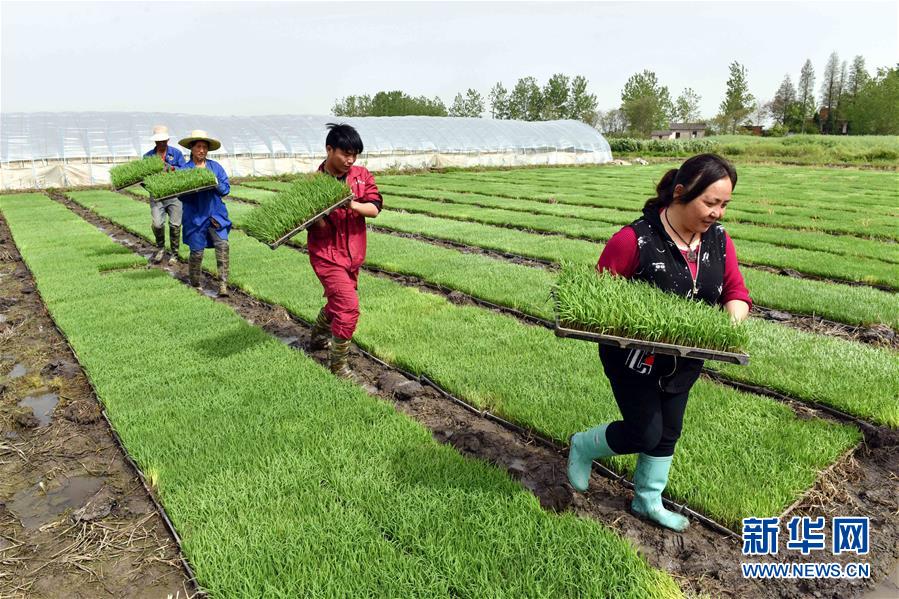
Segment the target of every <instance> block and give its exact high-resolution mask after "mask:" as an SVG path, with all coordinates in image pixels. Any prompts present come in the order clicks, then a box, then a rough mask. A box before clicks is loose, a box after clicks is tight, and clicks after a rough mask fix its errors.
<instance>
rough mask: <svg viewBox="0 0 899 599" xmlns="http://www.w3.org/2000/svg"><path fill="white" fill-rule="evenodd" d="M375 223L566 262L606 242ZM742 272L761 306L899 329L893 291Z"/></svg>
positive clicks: (482, 228)
mask: <svg viewBox="0 0 899 599" xmlns="http://www.w3.org/2000/svg"><path fill="white" fill-rule="evenodd" d="M376 223H377V226H379V227H381V228H384V229H389V230H392V231H396V232H402V233H412V234H420V235H425V236H428V237H432V238H435V239H442V240H446V241H452V242H456V243H463V244H466V245H471V246H473V247H482V248H485V249H492V250H497V251H501V252H508V253H511V254H517V255H520V256H525V257H528V258H537V259H540V260H548V261H551V262H556V263H561V262H562V261H565V260H569V261H572V262H589V261H591V260H592V261H593V262H595V261H597V260H598V259H599V255H600V254H601V253H602V248H603V246H602V244H597V243H593V242H589V241H584V240H579V239H568V238H565V237H560V236H557V235H533V234H530V233H527V232H524V231H518V230H513V229H505V228H502V227H497V226H490V225H484V224H480V223H473V222H468V221H457V220H450V219H445V218H439V217H431V216H427V215H423V214H414V213H401V212H391V211H390V210H384V211H382V212H381V214H379V215H378V220H377V221H376ZM742 272H743V278H744V279H745V280H746V285H747V287H748V288H749V290H750V293H751V294H752V297H753V300H754V301H755V302H756V303H758V304H759V305H762V306H766V307H769V308H776V309H779V310H789V311H791V312H794V313H797V314H809V315H817V316H821V317H823V318H828V319H831V320H835V321H838V322H845V323H849V324H854V325H870V324H877V323H883V324H887V325H889V326H891V327H892V328H894V329H899V303H897V302H896V296H895V294H893V293H889V292H886V291H881V290H879V289H874V288H871V287H859V286H851V285H844V284H839V283H831V282H827V281H815V280H812V279H795V278H792V277H786V276H781V275H777V274H774V273H769V272H765V271H761V270H754V269H750V268H744V269H743V270H742Z"/></svg>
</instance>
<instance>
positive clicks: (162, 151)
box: [144, 125, 185, 264]
mask: <svg viewBox="0 0 899 599" xmlns="http://www.w3.org/2000/svg"><path fill="white" fill-rule="evenodd" d="M153 141H154V142H156V147H155V148H153V149H152V150H150V151H149V152H147V153H146V154H144V158H149V157H150V156H159V158H161V159H162V161H163V162H165V163H166V164H168V165H169V166H171V167H172V170H175V169H176V168H183V167H184V164H185V162H184V154H182V153H181V150H179V149H178V148H172V147H169V128H168V127H166V126H165V125H156V126H155V127H153ZM166 214H168V215H169V250H170V251H171V253H172V255H171V257H170V258H169V264H175V263H176V262H177V261H178V247H179V246H180V245H181V200H179V199H178V198H170V199H168V200H162V201H159V200H150V217H151V218H152V219H153V224H152V227H153V236H154V237H155V238H156V253H155V254H153V258H152V260H153V262H162V258H163V257H164V256H165V215H166Z"/></svg>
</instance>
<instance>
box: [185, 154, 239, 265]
mask: <svg viewBox="0 0 899 599" xmlns="http://www.w3.org/2000/svg"><path fill="white" fill-rule="evenodd" d="M184 168H196V165H194V162H193V160H190V161H188V162H186V163H185V164H184ZM206 168H207V169H209V170H211V171H212V172H213V173H214V174H215V178H216V179H218V185H217V186H216V187H215V189H208V190H206V191H200V192H197V193H188V194H182V195H181V209H182V216H181V227H182V235H183V237H184V243H186V244H187V245H188V246H189V247H190V251H192V252H196V251H198V250H202V249H205V248H211V247H213V245H212V240H211V239H209V238H208V237H207V235H206V231H207V229H209V227H210V226H212V220H211V219H213V218H214V219H215V221H216V222H217V223H218V225H219V226H218V228H217V229H216V230H215V234H216V235H218V237H219V239H228V231H230V230H231V219H229V218H228V209H227V208H226V207H225V202H223V201H222V198H223V197H224V196H226V195H228V194H229V193H231V184H230V183H228V175H227V173H225V169H223V168H222V165H221V164H219V163H218V162H216V161H215V160H209V159H208V158H207V159H206Z"/></svg>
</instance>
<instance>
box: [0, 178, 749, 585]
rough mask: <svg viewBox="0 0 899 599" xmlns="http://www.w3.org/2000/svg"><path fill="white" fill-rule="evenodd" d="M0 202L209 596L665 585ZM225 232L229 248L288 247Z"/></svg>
mask: <svg viewBox="0 0 899 599" xmlns="http://www.w3.org/2000/svg"><path fill="white" fill-rule="evenodd" d="M111 195H113V194H110V196H111ZM122 197H123V196H121V195H118V196H117V197H113V198H112V199H113V200H118V202H119V203H120V204H125V205H128V204H133V207H134V208H137V209H139V211H140V212H141V213H142V214H143V216H144V220H145V217H146V210H145V209H146V206H145V205H140V204H137V203H136V202H122ZM2 199H3V204H2V206H0V208H2V210H3V214H4V216H5V217H6V219H7V221H8V223H9V225H10V229H11V230H12V235H13V238H14V241H15V242H16V244H17V245H18V246H19V247H20V248H21V250H22V254H23V257H24V259H25V262H26V263H27V264H28V266H29V267H30V269H31V272H32V273H33V274H34V277H35V280H36V283H37V286H38V288H39V289H40V291H41V297H42V299H43V300H44V301H45V302H46V304H47V307H48V309H49V311H50V313H51V315H52V316H53V318H54V321H55V322H56V324H57V326H59V328H60V330H62V331H63V333H64V334H65V335H66V338H67V339H68V340H69V342H70V343H71V344H72V347H73V348H74V350H75V351H76V352H77V354H78V359H79V361H80V363H81V364H82V366H83V367H84V369H85V371H86V372H87V374H88V376H89V377H90V381H91V383H92V385H93V387H94V389H95V391H96V394H97V397H98V398H99V399H100V401H101V402H102V403H103V406H104V408H105V409H106V411H107V412H108V414H109V418H110V420H111V421H112V422H113V424H114V426H115V428H116V431H117V432H118V433H119V435H120V436H121V439H122V441H123V443H124V445H125V447H126V448H127V451H128V453H129V455H131V456H132V457H133V459H134V460H135V462H136V463H137V464H138V465H139V466H140V467H141V469H142V470H143V471H144V472H146V473H147V475H148V478H149V479H150V484H151V485H152V486H153V488H154V491H155V492H157V493H158V494H159V497H160V499H161V501H162V503H164V505H165V507H166V511H167V513H168V514H169V515H170V516H171V520H172V522H174V523H175V526H177V528H178V531H179V533H180V535H181V538H182V541H183V547H184V553H185V555H186V556H187V559H189V560H190V561H191V564H192V565H193V568H194V570H195V572H196V575H197V580H198V583H199V584H200V585H201V586H202V587H204V588H205V589H206V590H207V591H208V593H209V595H210V596H213V597H254V596H260V594H262V595H266V596H280V597H310V596H322V597H351V596H352V597H356V596H363V597H450V596H464V597H480V596H486V597H578V596H590V597H616V598H617V597H621V598H633V599H637V598H641V599H642V598H645V599H667V598H672V599H673V598H674V597H680V596H681V593H680V591H679V589H678V586H677V584H676V583H675V582H674V580H673V579H672V578H671V577H670V576H669V575H667V574H666V573H664V572H662V571H659V570H656V569H654V568H652V567H650V566H649V565H648V564H647V563H646V560H645V559H644V558H642V557H641V556H640V555H639V554H638V552H637V549H636V547H634V546H633V544H631V543H629V542H628V541H626V540H624V539H622V538H621V537H620V536H618V535H617V534H615V533H614V532H613V531H612V530H610V529H609V528H607V527H605V526H603V525H602V524H600V523H598V522H596V521H593V520H590V519H587V518H580V517H577V516H575V515H574V514H572V513H564V514H554V513H552V512H550V511H548V510H544V509H543V508H541V507H540V504H539V502H538V501H537V499H536V498H535V497H534V495H533V494H532V493H531V492H529V491H528V490H526V489H524V488H523V487H522V485H521V484H520V483H518V482H516V481H515V480H513V479H512V478H511V477H510V476H509V475H508V474H507V473H506V472H504V471H502V470H501V469H499V468H497V467H495V466H493V465H492V464H489V463H487V462H486V461H482V460H474V459H468V458H466V457H463V456H462V455H461V454H460V453H459V452H458V451H456V450H455V449H454V448H453V447H451V446H450V445H443V444H440V443H438V442H437V441H436V440H435V439H434V438H433V436H432V434H431V432H430V431H428V430H427V429H425V428H424V427H422V426H421V425H419V424H418V423H416V422H414V421H413V420H411V419H410V418H408V417H407V416H405V415H403V414H401V413H399V412H398V411H397V410H396V409H394V407H393V406H391V405H390V404H389V403H388V402H384V401H381V400H379V399H377V398H374V397H372V396H370V395H368V394H367V393H366V392H364V391H363V390H362V389H361V388H359V387H357V386H354V385H351V384H348V383H346V382H344V381H340V380H337V379H335V378H334V377H333V376H332V375H331V374H330V373H329V372H328V371H327V370H326V369H325V368H322V367H321V366H320V365H319V364H317V363H315V362H314V361H312V360H311V359H309V358H307V357H306V356H304V355H303V354H302V353H300V352H297V351H294V350H292V349H290V348H288V347H287V346H286V345H284V344H283V343H281V342H280V341H278V340H277V339H275V338H274V337H272V336H270V335H268V334H267V333H265V332H264V331H262V330H261V329H259V328H257V327H254V326H251V325H250V324H249V323H248V322H247V321H245V320H243V319H242V318H240V317H239V316H238V315H237V314H236V313H235V312H234V311H233V310H232V309H231V308H230V307H228V306H226V305H223V304H220V303H217V302H213V301H210V300H209V299H208V298H206V297H204V296H203V295H202V294H198V293H195V292H194V291H193V290H191V289H189V288H188V287H187V286H185V285H183V284H181V283H180V282H178V281H176V280H175V279H173V278H171V277H170V276H168V275H167V274H165V273H164V272H162V271H160V270H157V269H150V270H146V269H142V270H139V271H123V272H114V273H109V274H105V275H100V274H98V273H97V272H96V271H97V266H98V264H100V263H101V262H103V261H104V260H105V258H104V256H105V255H106V254H108V253H109V252H112V251H118V249H119V248H120V246H118V245H117V244H116V243H115V242H113V241H112V240H110V239H109V238H108V237H107V236H106V235H104V234H103V233H101V232H100V231H99V230H97V229H96V228H95V227H94V226H92V225H90V224H88V223H87V222H85V221H84V220H81V219H79V218H78V217H77V216H76V215H74V214H72V213H71V212H69V211H68V210H67V209H66V208H65V207H64V206H62V205H60V204H58V203H55V202H53V201H51V200H50V199H49V198H47V197H46V196H43V199H42V200H40V199H35V198H33V197H13V196H3V197H2ZM239 237H240V240H241V242H240V243H241V245H242V246H243V247H242V250H241V251H243V250H247V251H249V252H250V253H253V252H256V253H257V254H261V255H262V256H264V258H266V259H268V260H272V261H274V262H278V261H281V262H283V261H284V259H285V256H291V255H293V257H294V258H296V259H299V258H301V257H300V256H299V255H298V254H296V253H295V252H270V251H268V250H267V249H266V248H264V247H262V246H261V245H260V244H259V243H258V242H256V241H255V240H252V239H249V238H247V237H246V236H244V235H242V234H240V235H239ZM61 255H65V257H66V259H65V260H60V256H61ZM132 257H134V258H138V257H137V256H136V255H134V254H132ZM257 257H258V256H257ZM138 259H139V258H138ZM254 259H255V257H254ZM213 262H214V261H213ZM306 262H307V264H306V266H307V267H308V260H307V261H306ZM278 276H279V277H282V280H284V281H285V282H286V283H287V285H288V286H290V287H293V286H296V281H295V280H293V279H292V277H289V276H284V273H283V272H279V273H278ZM172 331H177V332H178V334H177V335H173V334H172ZM148 355H153V356H157V357H158V363H157V364H156V366H157V368H151V369H148V368H147V366H146V356H148ZM212 379H214V380H215V382H216V383H215V384H214V385H211V384H210V382H209V381H210V380H212ZM160 390H162V392H160ZM751 432H752V431H747V434H749V433H751ZM323 448H326V450H323Z"/></svg>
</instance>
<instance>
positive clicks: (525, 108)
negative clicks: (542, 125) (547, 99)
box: [509, 77, 543, 121]
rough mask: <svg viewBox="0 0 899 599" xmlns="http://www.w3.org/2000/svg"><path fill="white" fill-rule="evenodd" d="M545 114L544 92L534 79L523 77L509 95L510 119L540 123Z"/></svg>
mask: <svg viewBox="0 0 899 599" xmlns="http://www.w3.org/2000/svg"><path fill="white" fill-rule="evenodd" d="M542 113H543V92H541V91H540V86H539V85H537V80H536V79H535V78H533V77H522V78H521V79H519V80H518V83H516V84H515V87H513V88H512V93H511V94H510V95H509V118H511V119H516V120H521V121H539V120H540V115H541V114H542Z"/></svg>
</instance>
